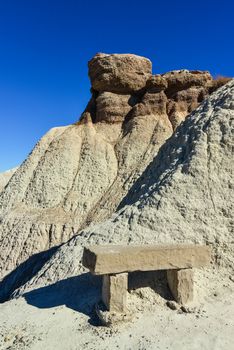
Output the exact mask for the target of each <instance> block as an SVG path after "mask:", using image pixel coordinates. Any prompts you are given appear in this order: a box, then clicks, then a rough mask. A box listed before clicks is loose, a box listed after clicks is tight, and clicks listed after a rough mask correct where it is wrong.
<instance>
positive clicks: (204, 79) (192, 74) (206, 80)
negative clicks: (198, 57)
mask: <svg viewBox="0 0 234 350" xmlns="http://www.w3.org/2000/svg"><path fill="white" fill-rule="evenodd" d="M162 76H163V78H164V79H166V81H167V84H168V88H167V92H168V93H169V94H171V93H174V92H177V91H179V90H185V89H188V88H190V87H191V86H203V87H204V86H207V87H208V86H209V85H211V84H212V81H213V79H212V76H211V75H210V73H209V72H207V71H200V70H192V71H189V70H187V69H182V70H174V71H171V72H168V73H165V74H163V75H162Z"/></svg>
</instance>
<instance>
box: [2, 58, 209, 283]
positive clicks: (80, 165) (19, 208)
mask: <svg viewBox="0 0 234 350" xmlns="http://www.w3.org/2000/svg"><path fill="white" fill-rule="evenodd" d="M89 76H90V79H91V84H92V98H91V100H90V102H89V103H88V105H87V108H86V110H85V111H84V113H83V115H82V116H81V119H80V121H79V122H78V123H76V124H74V125H70V126H67V127H61V128H54V129H52V130H50V131H49V132H48V133H47V134H46V135H45V136H44V137H43V138H42V139H41V140H40V141H39V143H38V144H37V145H36V146H35V148H34V150H33V151H32V153H31V154H30V155H29V157H28V158H27V159H26V160H25V162H24V163H23V164H22V165H21V167H20V168H19V169H18V170H17V171H16V173H15V174H14V175H13V176H12V178H11V180H10V181H9V183H8V186H6V187H5V189H4V190H3V191H2V193H1V194H0V278H1V277H3V276H4V275H6V274H7V273H8V272H9V271H11V270H12V269H13V268H14V267H15V266H17V265H18V264H19V263H21V262H22V261H24V260H25V259H27V258H28V257H29V256H31V255H32V254H34V253H37V252H40V251H44V250H46V249H48V248H50V247H53V246H55V245H58V244H60V243H62V242H65V241H67V240H68V239H69V238H71V237H72V236H73V235H74V234H75V233H77V232H78V231H79V230H80V229H81V228H84V227H86V226H87V225H89V224H90V223H95V222H99V221H102V220H104V219H106V218H108V217H109V216H110V215H111V214H112V213H113V212H114V211H115V210H116V208H117V207H118V205H119V203H120V202H121V200H122V199H123V197H124V196H125V195H126V193H127V192H128V190H129V188H130V187H131V186H132V185H133V183H134V182H135V181H136V180H137V178H138V177H139V176H140V175H141V174H142V173H143V171H144V170H145V168H146V167H147V165H148V164H149V163H150V162H152V160H153V158H154V157H155V155H156V154H157V153H158V150H159V148H160V147H161V146H162V145H163V144H164V142H165V141H166V140H167V139H168V138H169V137H170V136H171V135H172V134H173V131H174V130H175V129H176V127H177V126H178V125H179V124H180V123H181V121H182V120H184V119H185V117H186V116H187V115H188V114H189V113H190V112H191V111H192V110H193V109H195V108H196V107H197V106H198V105H199V103H201V102H202V100H203V99H204V98H205V97H206V96H208V94H209V92H210V91H212V89H214V88H213V86H214V85H213V84H214V83H213V80H212V78H211V76H210V74H209V73H208V72H200V71H191V72H190V71H187V70H183V71H174V72H169V73H166V74H163V75H152V71H151V62H150V61H149V60H148V59H146V58H143V57H139V56H135V55H128V54H127V55H106V54H97V55H96V56H95V57H94V58H93V59H92V60H91V61H90V62H89Z"/></svg>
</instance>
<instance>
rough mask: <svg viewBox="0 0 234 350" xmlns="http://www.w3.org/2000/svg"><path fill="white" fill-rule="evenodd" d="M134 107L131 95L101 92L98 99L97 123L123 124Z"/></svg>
mask: <svg viewBox="0 0 234 350" xmlns="http://www.w3.org/2000/svg"><path fill="white" fill-rule="evenodd" d="M133 105H134V98H133V97H132V96H131V95H119V94H114V93H112V92H106V91H105V92H100V93H99V95H98V97H97V98H96V119H95V121H96V122H101V121H105V122H109V123H115V122H123V121H124V119H125V117H126V115H127V114H128V112H130V110H131V109H132V106H133Z"/></svg>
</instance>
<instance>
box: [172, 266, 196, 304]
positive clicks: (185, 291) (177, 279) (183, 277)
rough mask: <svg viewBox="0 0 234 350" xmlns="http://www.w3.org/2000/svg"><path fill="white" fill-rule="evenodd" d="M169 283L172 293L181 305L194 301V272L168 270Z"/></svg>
mask: <svg viewBox="0 0 234 350" xmlns="http://www.w3.org/2000/svg"><path fill="white" fill-rule="evenodd" d="M167 281H168V285H169V287H170V290H171V293H172V295H173V296H174V298H175V300H176V301H177V302H178V303H180V304H186V303H188V302H190V301H192V300H193V270H192V269H181V270H167Z"/></svg>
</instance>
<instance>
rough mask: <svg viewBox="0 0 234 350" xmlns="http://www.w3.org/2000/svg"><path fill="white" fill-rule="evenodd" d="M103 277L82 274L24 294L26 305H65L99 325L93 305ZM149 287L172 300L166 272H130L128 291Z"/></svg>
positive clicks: (91, 322)
mask: <svg viewBox="0 0 234 350" xmlns="http://www.w3.org/2000/svg"><path fill="white" fill-rule="evenodd" d="M101 286H102V277H101V276H94V275H92V274H91V273H83V274H82V275H79V276H76V277H70V278H67V279H64V280H61V281H59V282H56V283H54V284H52V285H49V286H46V287H42V288H38V289H35V290H33V291H30V292H27V293H25V294H23V297H24V298H25V299H26V301H27V303H28V304H30V305H33V306H35V307H38V308H40V309H48V308H53V307H58V306H62V305H65V306H66V307H68V308H70V309H72V310H74V311H77V312H80V313H83V314H84V315H87V316H89V317H90V319H89V323H90V324H92V325H95V326H98V325H100V321H99V320H98V318H97V316H96V313H95V304H97V303H98V302H99V301H100V300H101ZM144 287H150V288H152V289H153V290H154V291H155V293H157V294H159V295H161V296H162V297H163V298H165V299H171V294H170V292H169V289H168V286H167V282H166V274H165V271H145V272H133V273H129V279H128V289H129V290H135V289H138V288H144Z"/></svg>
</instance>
